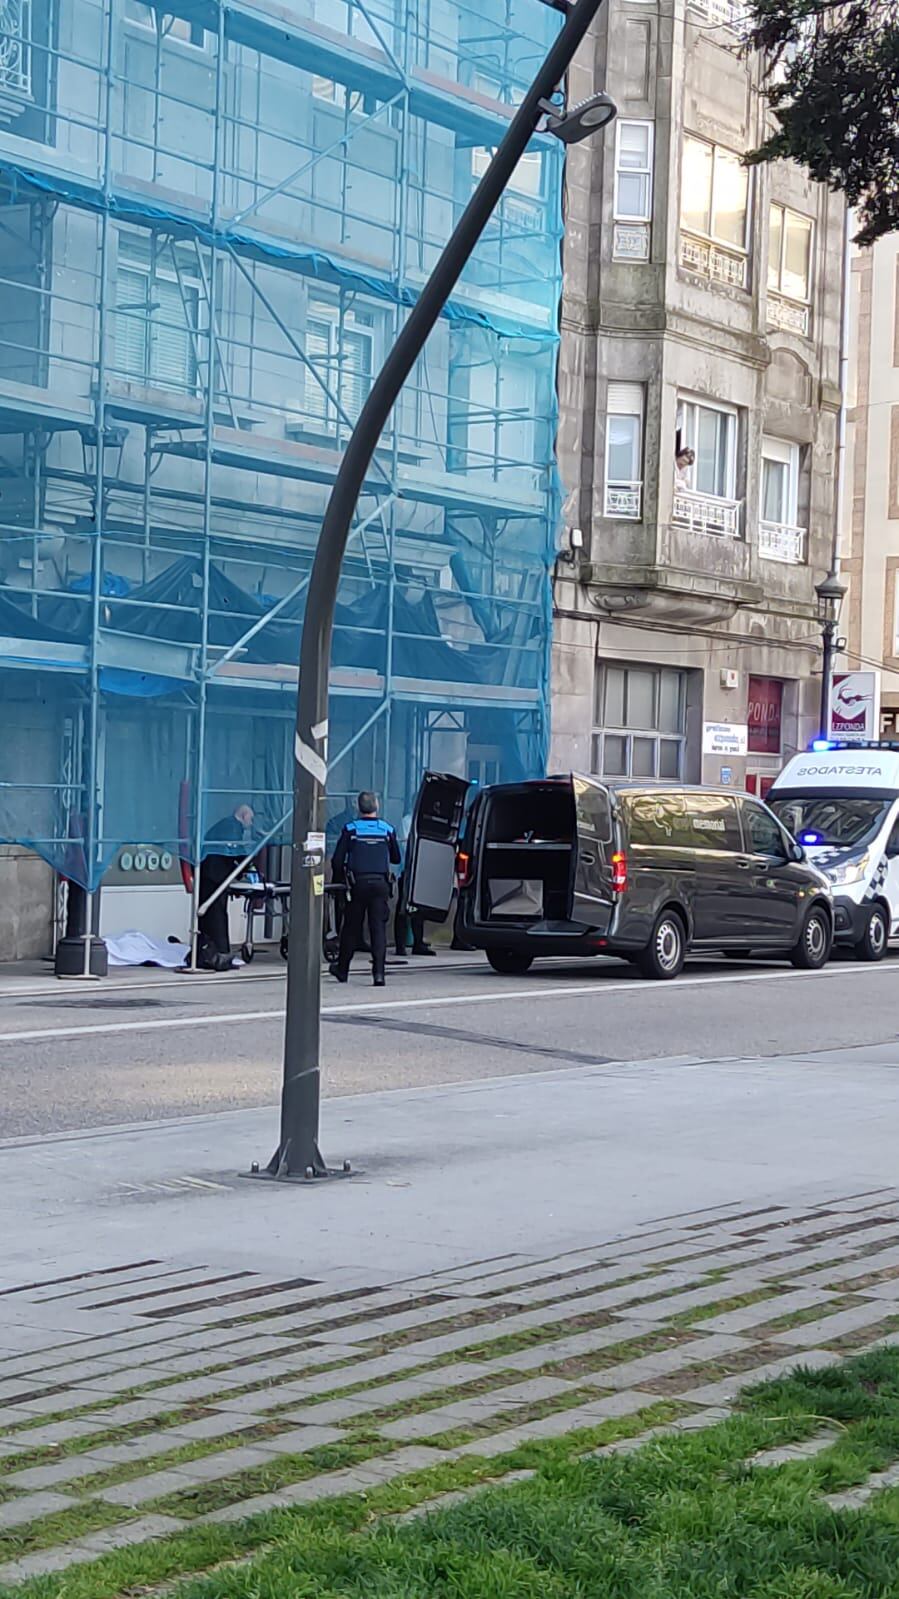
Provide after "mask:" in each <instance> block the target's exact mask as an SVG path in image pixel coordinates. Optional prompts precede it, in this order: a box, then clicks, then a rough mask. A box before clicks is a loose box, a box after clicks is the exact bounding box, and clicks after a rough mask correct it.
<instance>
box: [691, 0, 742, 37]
mask: <svg viewBox="0 0 899 1599" xmlns="http://www.w3.org/2000/svg"><path fill="white" fill-rule="evenodd" d="M690 10H691V11H696V12H698V13H699V15H700V16H701V17H702V18H703V20H704V21H705V22H709V23H711V24H712V25H713V26H716V25H717V26H718V27H724V28H733V29H735V30H736V31H737V32H739V31H740V30H741V29H742V28H743V27H744V25H745V22H746V8H745V6H743V5H741V4H739V3H738V0H690Z"/></svg>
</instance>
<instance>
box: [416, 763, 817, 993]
mask: <svg viewBox="0 0 899 1599" xmlns="http://www.w3.org/2000/svg"><path fill="white" fill-rule="evenodd" d="M468 788H469V785H468V784H467V783H466V782H464V780H463V779H461V778H458V777H453V776H448V775H445V774H440V773H436V772H427V773H426V774H425V777H424V780H423V783H422V786H421V789H420V790H419V794H418V799H417V801H416V805H415V810H414V814H413V821H412V830H411V833H410V838H409V856H408V859H409V897H410V901H412V902H413V903H414V905H415V907H416V908H417V909H418V910H419V911H421V912H422V913H423V915H425V916H426V917H428V918H429V919H433V920H436V921H443V920H444V919H445V918H446V915H447V913H448V910H449V906H450V902H451V899H452V893H453V883H454V875H455V878H456V881H457V884H458V889H459V912H458V917H459V920H458V931H459V932H460V933H461V935H462V937H463V938H464V939H465V941H466V942H467V943H469V944H473V945H474V946H475V947H476V948H478V949H483V950H485V951H486V954H487V959H488V960H489V962H490V964H491V966H492V967H493V968H494V970H495V971H497V972H506V973H515V972H526V971H527V969H528V967H529V966H530V965H531V962H532V961H533V960H534V959H535V958H536V957H537V956H539V955H621V956H623V957H624V958H625V959H627V960H631V961H633V962H634V963H635V964H636V965H637V966H639V968H640V970H641V971H642V972H643V973H644V975H645V976H647V977H655V978H669V977H676V976H677V974H678V972H679V971H680V970H681V967H682V966H683V964H684V958H685V956H686V954H687V952H688V951H689V950H691V949H694V950H721V951H722V952H723V953H724V954H726V955H732V956H740V957H742V956H746V955H749V954H759V955H779V954H783V955H785V956H789V958H790V960H791V961H792V962H793V965H794V966H799V967H805V968H810V969H813V970H814V969H817V968H818V967H821V966H823V965H824V964H825V962H826V961H827V959H828V956H829V954H830V947H831V943H832V940H833V908H832V901H831V893H830V888H829V885H828V881H827V878H826V877H825V876H824V875H823V874H822V873H821V872H819V871H817V870H816V868H815V867H813V866H811V865H810V864H809V863H808V861H807V860H806V858H805V855H804V853H803V851H802V849H801V848H800V846H799V845H798V844H797V843H796V841H795V839H793V838H792V837H791V836H790V834H789V833H788V832H787V831H786V830H785V829H784V828H783V827H782V826H781V824H780V822H778V820H777V818H776V817H775V816H774V815H773V814H772V813H771V811H769V810H768V808H767V806H765V805H762V804H760V802H759V801H758V800H756V799H753V798H752V796H751V795H748V794H740V793H736V792H734V791H733V790H731V789H713V788H699V787H695V788H694V787H686V786H684V787H668V786H659V785H651V784H648V783H636V782H635V783H602V782H599V781H598V780H597V779H596V778H593V777H584V776H581V775H580V774H578V773H574V772H573V773H570V774H569V775H567V776H564V777H549V778H542V779H538V780H536V781H533V782H526V783H508V784H497V785H495V786H493V787H490V788H485V789H481V790H480V791H479V792H478V793H477V795H476V796H475V799H474V801H473V803H472V804H471V806H470V809H469V811H468V814H467V816H465V804H466V799H467V793H468ZM463 819H464V820H463Z"/></svg>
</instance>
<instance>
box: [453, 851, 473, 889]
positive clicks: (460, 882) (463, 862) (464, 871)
mask: <svg viewBox="0 0 899 1599" xmlns="http://www.w3.org/2000/svg"><path fill="white" fill-rule="evenodd" d="M470 877H471V856H470V855H467V854H466V852H465V850H463V849H460V850H457V851H456V887H457V888H467V887H468V880H469V878H470Z"/></svg>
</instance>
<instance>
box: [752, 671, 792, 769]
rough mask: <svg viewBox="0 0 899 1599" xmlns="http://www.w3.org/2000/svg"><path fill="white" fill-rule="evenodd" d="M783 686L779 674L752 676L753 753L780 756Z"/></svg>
mask: <svg viewBox="0 0 899 1599" xmlns="http://www.w3.org/2000/svg"><path fill="white" fill-rule="evenodd" d="M783 692H784V686H783V683H782V682H781V681H780V679H779V678H776V677H750V679H749V694H748V700H747V717H746V720H747V749H748V750H749V752H750V754H752V755H779V754H780V740H781V726H782V722H783Z"/></svg>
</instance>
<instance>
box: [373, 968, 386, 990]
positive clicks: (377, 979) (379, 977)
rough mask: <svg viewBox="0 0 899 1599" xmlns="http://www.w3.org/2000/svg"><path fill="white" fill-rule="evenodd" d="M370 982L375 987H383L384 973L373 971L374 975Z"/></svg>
mask: <svg viewBox="0 0 899 1599" xmlns="http://www.w3.org/2000/svg"><path fill="white" fill-rule="evenodd" d="M372 982H373V983H374V985H375V988H383V987H384V982H385V978H384V973H383V972H375V973H374V976H373V977H372Z"/></svg>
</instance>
